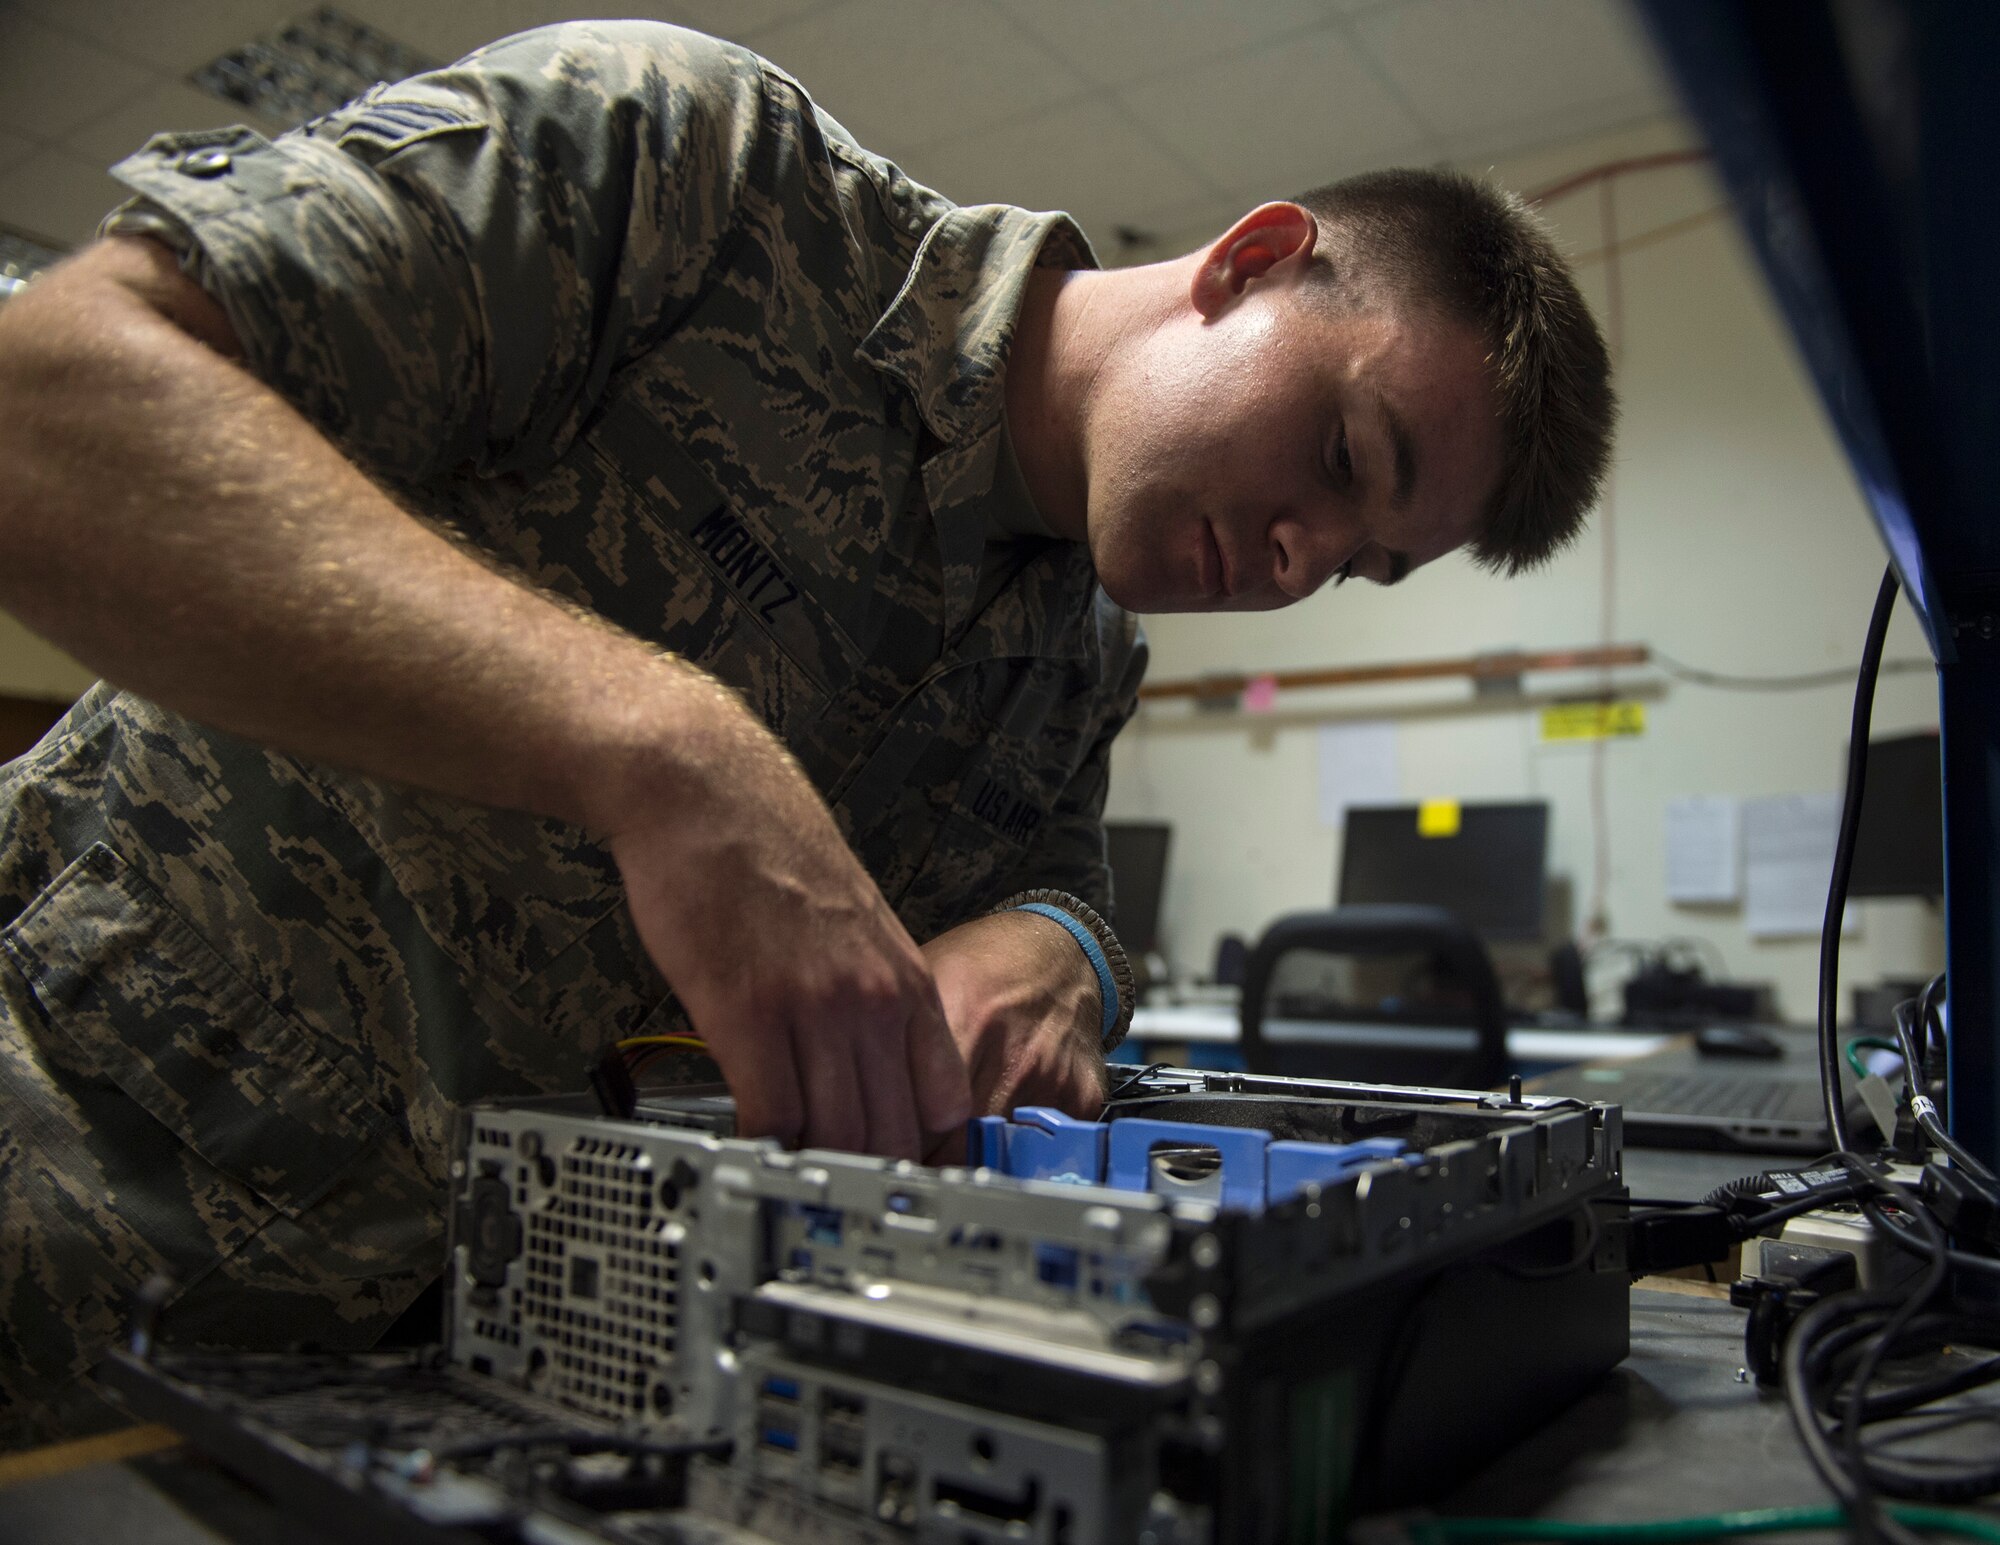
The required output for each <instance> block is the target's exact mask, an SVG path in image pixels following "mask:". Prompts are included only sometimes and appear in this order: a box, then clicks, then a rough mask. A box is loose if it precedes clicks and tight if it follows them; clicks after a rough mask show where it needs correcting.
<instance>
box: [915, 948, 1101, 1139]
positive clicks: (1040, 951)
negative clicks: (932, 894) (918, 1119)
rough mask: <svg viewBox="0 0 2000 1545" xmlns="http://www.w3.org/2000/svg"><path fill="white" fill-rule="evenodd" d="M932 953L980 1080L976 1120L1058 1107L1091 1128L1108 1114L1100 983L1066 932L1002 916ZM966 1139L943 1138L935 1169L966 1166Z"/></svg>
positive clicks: (943, 994)
mask: <svg viewBox="0 0 2000 1545" xmlns="http://www.w3.org/2000/svg"><path fill="white" fill-rule="evenodd" d="M923 949H924V958H925V960H926V962H927V963H928V964H929V966H930V968H931V973H932V975H933V976H934V977H935V978H936V980H937V989H938V996H939V997H940V998H941V999H942V1000H943V1002H944V1017H945V1021H946V1023H947V1024H949V1025H950V1026H951V1033H952V1038H953V1039H954V1040H956V1041H957V1042H958V1049H959V1053H960V1055H962V1056H963V1057H964V1059H965V1067H966V1071H967V1073H968V1074H969V1075H970V1076H971V1080H972V1109H973V1114H975V1115H981V1116H989V1115H1006V1114H1008V1113H1009V1112H1011V1111H1012V1110H1013V1109H1014V1108H1015V1107H1016V1106H1017V1105H1053V1106H1054V1107H1055V1108H1056V1109H1058V1110H1060V1111H1064V1112H1066V1113H1067V1114H1069V1115H1072V1116H1078V1117H1084V1118H1091V1117H1095V1116H1096V1115H1097V1114H1098V1112H1099V1111H1101V1110H1102V1109H1103V1107H1104V1056H1103V1053H1102V1052H1100V1051H1099V1050H1098V1025H1099V1024H1100V1022H1101V1021H1102V1018H1103V1005H1102V1002H1101V1000H1100V999H1099V997H1098V995H1097V975H1096V973H1095V972H1094V971H1092V970H1091V968H1090V962H1089V961H1088V960H1086V959H1085V958H1084V954H1083V951H1082V950H1080V949H1078V948H1077V945H1076V940H1075V939H1073V938H1071V937H1070V935H1069V934H1068V932H1066V931H1065V930H1064V929H1063V927H1062V925H1061V924H1059V923H1055V922H1052V921H1051V920H1050V919H1048V918H1046V917H1042V916H1040V915H1039V914H1037V913H1034V912H996V913H994V914H993V915H992V916H990V917H981V918H975V919H974V920H973V921H972V922H969V923H963V924H961V925H960V926H959V927H957V928H954V929H952V930H951V931H950V932H948V933H942V934H939V935H938V936H937V937H936V938H935V939H932V940H931V941H930V943H928V944H926V945H925V946H924V947H923ZM963 1139H964V1133H963V1131H962V1130H961V1131H958V1132H950V1133H945V1134H942V1137H941V1139H940V1141H939V1143H938V1146H937V1147H936V1148H935V1149H934V1150H933V1151H932V1153H931V1155H930V1157H931V1159H932V1162H934V1163H935V1162H954V1161H956V1160H957V1159H959V1158H960V1157H961V1149H960V1146H959V1145H960V1144H961V1143H962V1142H963Z"/></svg>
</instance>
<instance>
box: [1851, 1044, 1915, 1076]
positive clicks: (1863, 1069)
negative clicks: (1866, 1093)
mask: <svg viewBox="0 0 2000 1545" xmlns="http://www.w3.org/2000/svg"><path fill="white" fill-rule="evenodd" d="M1864 1046H1865V1047H1867V1048H1868V1049H1869V1050H1870V1051H1892V1052H1894V1053H1895V1054H1896V1057H1897V1060H1898V1061H1900V1060H1902V1056H1903V1048H1902V1047H1900V1046H1898V1045H1897V1044H1896V1043H1895V1042H1894V1041H1892V1040H1890V1039H1889V1038H1888V1037H1887V1036H1886V1035H1857V1036H1856V1037H1855V1038H1854V1039H1853V1040H1851V1041H1849V1042H1848V1043H1847V1065H1848V1066H1849V1067H1851V1068H1853V1069H1854V1076H1855V1077H1856V1078H1866V1077H1867V1076H1868V1064H1867V1063H1865V1062H1863V1061H1862V1060H1861V1058H1860V1057H1859V1056H1857V1055H1856V1053H1857V1052H1858V1051H1859V1049H1860V1048H1861V1047H1864Z"/></svg>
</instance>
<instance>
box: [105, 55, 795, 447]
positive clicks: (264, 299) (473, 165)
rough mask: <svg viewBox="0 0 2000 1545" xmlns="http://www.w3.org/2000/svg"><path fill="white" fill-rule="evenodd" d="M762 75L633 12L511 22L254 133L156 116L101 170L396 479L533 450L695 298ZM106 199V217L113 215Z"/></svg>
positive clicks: (343, 435)
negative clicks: (545, 22) (171, 126)
mask: <svg viewBox="0 0 2000 1545" xmlns="http://www.w3.org/2000/svg"><path fill="white" fill-rule="evenodd" d="M762 120H763V73H762V67H761V64H760V62H759V61H758V60H757V58H756V57H755V56H754V55H752V54H749V53H746V52H744V51H743V50H741V49H738V48H735V47H733V46H731V45H729V44H725V43H721V42H718V41H716V40H714V39H711V38H706V37H703V36H701V35H700V34H698V33H692V32H686V31H683V30H681V29H679V28H675V27H669V26H664V25H660V24H655V23H645V22H610V23H600V22H592V23H575V24H568V25H563V26H557V27H547V28H543V29H541V30H539V31H535V32H529V33H523V34H522V35H520V36H519V37H514V38H508V39H505V40H503V41H502V42H499V43H496V44H494V45H492V46H491V47H489V48H486V49H483V50H481V51H480V52H478V53H476V54H473V55H472V56H471V57H469V58H467V59H465V60H464V61H462V62H461V63H459V64H457V65H454V66H452V67H451V68H449V69H445V70H441V71H438V72H436V73H433V74H430V75H422V76H417V77H415V78H413V79H411V80H408V81H404V82H401V83H400V84H397V85H393V86H384V87H377V88H376V89H375V90H374V91H371V92H369V93H368V94H366V95H365V96H363V97H361V98H359V99H358V100H357V101H356V102H354V103H352V104H349V105H348V106H347V107H344V108H342V109H340V110H339V111H337V112H335V113H333V114H330V115H328V116H327V117H325V118H322V119H318V120H315V121H314V122H313V123H311V124H308V125H307V126H306V127H305V128H304V129H302V130H297V131H294V132H293V133H290V134H287V135H285V136H283V137H282V138H280V139H279V140H277V141H276V142H275V143H272V142H267V141H266V140H264V139H262V138H261V137H259V136H258V135H256V134H255V133H253V132H251V131H250V130H248V129H242V128H237V129H225V130H215V131H210V132H206V133H202V134H195V135H161V136H156V137H155V138H154V139H153V140H152V141H150V142H149V143H148V144H147V145H146V147H145V148H144V149H143V150H142V151H140V152H139V153H138V154H137V155H134V156H132V157H130V158H129V159H127V160H125V161H123V162H121V163H120V164H119V165H118V166H117V167H115V168H114V169H113V170H114V173H115V174H116V175H117V176H118V177H119V178H120V179H121V180H122V181H124V182H125V183H127V184H128V185H129V186H131V187H132V188H133V189H134V190H136V191H137V192H138V193H139V195H140V200H139V201H138V202H137V203H136V204H134V205H130V206H127V211H125V212H121V215H127V214H129V217H130V218H133V219H135V220H136V221H137V222H138V224H137V228H140V229H145V228H146V225H145V222H147V221H152V222H155V223H157V222H159V221H160V220H161V219H163V218H164V219H165V220H166V221H167V222H169V223H170V224H171V225H172V226H173V227H175V228H177V229H178V231H179V232H180V233H182V237H183V239H182V241H181V242H180V243H179V244H180V245H181V246H182V249H183V257H184V261H185V262H186V263H187V266H188V269H189V272H190V273H191V274H193V275H194V277H195V278H196V280H197V282H199V283H201V284H202V285H203V287H204V288H205V289H207V290H208V291H209V293H210V294H212V295H213V296H214V298H215V299H216V301H217V302H218V303H219V304H220V305H221V306H222V308H223V310H224V312H225V313H227V315H228V317H229V319H230V321H231V323H232V324H234V326H235V329H236V332H237V335H238V337H239V338H240V339H241V340H242V343H243V345H244V348H245V350H246V353H247V361H246V362H247V363H248V365H249V367H250V368H251V369H252V370H253V371H254V372H255V373H256V374H257V375H259V376H260V377H261V378H262V379H264V380H265V381H266V382H268V383H269V384H270V385H271V386H272V387H274V388H275V389H276V390H277V391H279V392H280V393H282V394H283V395H284V396H285V397H286V398H288V399H289V400H290V401H291V402H292V403H293V404H294V405H295V406H296V407H298V408H299V410H300V411H301V412H302V413H304V414H305V415H306V417H308V418H309V419H311V420H312V421H313V422H314V423H315V424H317V425H318V426H319V427H320V428H321V429H322V430H323V431H324V432H325V433H326V434H327V435H328V436H329V437H330V438H331V439H333V440H334V441H335V442H336V443H337V444H339V445H341V446H342V447H343V449H345V450H346V451H347V452H348V453H349V454H350V455H351V456H353V457H354V458H355V459H356V460H357V461H359V462H360V463H362V464H363V465H364V466H366V467H368V468H369V469H370V470H372V471H375V472H376V473H378V474H379V475H382V476H384V477H386V478H387V479H388V480H390V481H392V482H407V481H417V480H421V479H423V478H425V477H428V476H432V475H435V474H438V473H441V472H447V471H451V470H454V469H457V468H460V467H467V466H469V467H471V468H472V469H473V470H476V471H480V472H487V473H497V472H518V471H527V470H532V469H534V468H536V467H538V466H542V465H546V464H547V463H548V462H549V461H550V460H552V459H553V458H554V457H555V456H557V455H559V454H560V453H561V451H562V450H563V448H564V447H565V446H566V445H567V444H568V442H569V441H570V439H571V438H572V437H573V436H574V435H575V434H576V433H577V430H578V428H579V426H580V425H581V423H582V422H583V420H584V419H585V418H586V417H587V415H588V414H589V411H590V409H591V406H592V404H593V403H594V402H595V401H596V400H597V398H598V397H599V395H600V394H601V393H602V391H603V389H604V386H605V383H606V381H607V380H608V379H609V377H610V376H611V374H612V373H613V372H614V371H615V370H616V369H617V368H618V367H619V365H620V364H621V363H622V362H624V361H626V360H628V359H630V358H632V357H633V356H635V355H636V354H637V353H639V352H641V351H642V350H643V349H644V348H645V347H646V346H647V344H648V343H649V342H650V341H651V340H652V339H653V338H655V337H657V336H658V335H659V334H660V332H661V331H662V330H664V329H667V328H670V327H671V326H672V324H673V322H674V320H675V318H676V316H677V315H678V314H679V313H680V312H681V311H682V310H684V309H685V308H686V307H687V305H688V304H689V303H690V302H691V301H692V299H693V298H694V297H695V296H697V295H698V294H699V293H700V292H701V290H702V288H703V285H704V283H705V281H706V279H707V276H708V274H709V272H710V271H711V270H712V269H713V267H714V266H715V265H716V263H717V260H718V257H719V256H721V255H722V254H723V253H724V252H725V250H726V248H727V245H728V243H729V240H730V236H731V233H732V230H733V229H734V228H735V225H736V219H737V211H738V210H739V209H740V208H741V207H742V201H743V198H744V196H745V191H746V188H747V187H748V185H749V183H750V182H751V180H752V179H753V178H754V176H755V175H756V169H757V162H758V160H759V156H760V154H761V153H762V149H761V147H762V145H763V140H764V138H765V135H764V133H763V129H762ZM121 215H114V216H113V218H112V220H111V221H108V222H107V229H109V230H114V231H115V230H118V229H120V228H121V226H120V219H121Z"/></svg>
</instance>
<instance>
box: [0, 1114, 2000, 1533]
mask: <svg viewBox="0 0 2000 1545" xmlns="http://www.w3.org/2000/svg"><path fill="white" fill-rule="evenodd" d="M1784 1162H1786V1161H1785V1160H1783V1159H1780V1158H1778V1157H1776V1156H1762V1155H1746V1154H1718V1153H1695V1152H1665V1151H1660V1150H1649V1149H1632V1150H1628V1151H1627V1154H1626V1177H1627V1181H1628V1183H1629V1184H1630V1185H1631V1188H1632V1190H1633V1192H1634V1194H1635V1195H1640V1196H1668V1197H1697V1196H1700V1195H1702V1194H1703V1193H1705V1192H1706V1191H1708V1190H1710V1189H1712V1188H1713V1187H1714V1186H1716V1185H1719V1184H1721V1183H1722V1182H1724V1181H1726V1180H1730V1179H1733V1178H1736V1177H1738V1176H1741V1175H1747V1174H1754V1173H1755V1172H1756V1171H1758V1170H1759V1169H1762V1168H1765V1167H1767V1166H1768V1165H1771V1164H1782V1163H1784ZM1725 1293H1726V1290H1725V1289H1718V1288H1711V1287H1709V1286H1707V1285H1706V1284H1697V1283H1692V1282H1688V1283H1682V1282H1674V1283H1668V1284H1663V1285H1661V1286H1658V1287H1654V1286H1645V1287H1636V1288H1635V1289H1634V1290H1633V1293H1632V1350H1631V1355H1630V1356H1629V1357H1628V1358H1627V1359H1626V1361H1625V1362H1624V1363H1622V1364H1621V1365H1619V1367H1617V1368H1616V1369H1614V1370H1613V1371H1612V1372H1611V1373H1609V1374H1607V1375H1606V1376H1605V1377H1604V1378H1603V1379H1602V1380H1600V1381H1599V1383H1598V1384H1597V1386H1596V1387H1595V1388H1594V1389H1592V1390H1591V1391H1590V1393H1588V1394H1587V1395H1585V1396H1584V1398H1583V1399H1582V1400H1580V1401H1578V1402H1577V1403H1576V1404H1575V1405H1574V1406H1572V1407H1571V1408H1570V1409H1569V1410H1568V1411H1566V1412H1565V1413H1564V1414H1563V1415H1562V1416H1560V1417H1559V1418H1557V1419H1556V1420H1555V1421H1553V1422H1551V1423H1549V1424H1548V1425H1547V1426H1545V1427H1543V1428H1542V1429H1541V1430H1539V1431H1537V1432H1535V1433H1533V1434H1531V1435H1529V1436H1528V1437H1527V1438H1525V1439H1524V1440H1523V1441H1522V1442H1521V1443H1520V1444H1518V1445H1517V1446H1516V1447H1514V1448H1513V1449H1511V1450H1510V1451H1509V1452H1508V1453H1507V1454H1505V1455H1504V1456H1502V1457H1501V1458H1500V1459H1499V1460H1497V1461H1495V1462H1494V1463H1493V1464H1491V1465H1489V1466H1488V1467H1487V1468H1486V1469H1485V1470H1483V1471H1482V1472H1480V1473H1479V1474H1477V1475H1475V1476H1473V1477H1472V1478H1471V1479H1470V1480H1468V1481H1467V1482H1465V1483H1464V1484H1462V1485H1461V1486H1459V1487H1457V1488H1456V1489H1455V1490H1454V1491H1452V1492H1451V1493H1450V1494H1449V1495H1448V1496H1447V1497H1445V1498H1443V1499H1441V1501H1440V1502H1439V1504H1438V1505H1437V1507H1436V1509H1435V1511H1437V1512H1439V1513H1443V1514H1449V1515H1454V1516H1461V1517H1542V1518H1553V1519H1564V1520H1569V1521H1574V1522H1606V1521H1626V1522H1629V1521H1635V1520H1643V1519H1655V1518H1677V1517H1683V1516H1686V1515H1689V1514H1696V1513H1712V1512H1719V1511H1726V1510H1731V1509H1738V1508H1759V1507H1782V1506H1814V1507H1817V1506H1824V1505H1826V1504H1827V1503H1828V1501H1829V1500H1830V1499H1829V1498H1828V1496H1827V1494H1826V1492H1825V1490H1824V1488H1823V1487H1822V1486H1821V1485H1820V1483H1819V1481H1818V1479H1817V1478H1816V1477H1815V1476H1814V1475H1813V1473H1812V1470H1811V1467H1810V1466H1809V1465H1808V1464H1807V1462H1806V1459H1805V1455H1804V1453H1803V1452H1802V1451H1801V1449H1800V1447H1799V1444H1798V1441H1797V1439H1796V1438H1795V1437H1794V1436H1793V1433H1792V1428H1791V1423H1790V1420H1789V1418H1788V1417H1787V1416H1786V1413H1785V1408H1784V1403H1783V1401H1782V1400H1781V1399H1780V1398H1778V1396H1777V1395H1775V1394H1774V1393H1766V1392H1763V1391H1760V1390H1759V1389H1758V1388H1757V1386H1756V1385H1755V1384H1754V1383H1752V1382H1749V1381H1747V1380H1746V1379H1743V1378H1739V1376H1738V1369H1739V1367H1740V1366H1741V1363H1742V1335H1743V1318H1744V1317H1743V1314H1742V1312H1741V1311H1739V1310H1737V1309H1733V1308H1731V1307H1730V1305H1729V1303H1728V1302H1727V1299H1726V1296H1724V1294H1725ZM1462 1398H1465V1399H1468V1400H1474V1399H1478V1398H1480V1392H1479V1391H1478V1390H1476V1389H1470V1388H1468V1389H1467V1390H1466V1391H1464V1394H1463V1397H1462ZM1996 1516H1997V1517H2000V1514H1996ZM1367 1529H1368V1525H1367V1524H1366V1523H1364V1524H1363V1525H1362V1526H1361V1530H1362V1532H1363V1534H1365V1532H1366V1531H1367ZM1358 1537H1359V1536H1358ZM1833 1537H1834V1536H1833V1535H1831V1534H1827V1535H1822V1536H1817V1537H1815V1536H1806V1535H1790V1536H1786V1538H1788V1539H1805V1540H1808V1541H1810V1540H1812V1539H1814V1538H1822V1539H1831V1538H1833ZM320 1538H322V1536H321V1535H320V1534H319V1532H318V1531H316V1530H313V1529H311V1528H310V1526H309V1524H307V1523H305V1522H304V1521H302V1520H301V1519H300V1518H298V1517H297V1516H296V1515H288V1514H287V1513H285V1512H284V1511H283V1510H281V1509H279V1508H277V1507H275V1506H273V1505H272V1504H271V1503H270V1502H269V1501H267V1500H266V1499H264V1498H262V1497H260V1496H258V1495H256V1494H255V1493H253V1492H251V1491H249V1490H247V1489H246V1488H244V1487H243V1486H241V1485H239V1484H238V1483H237V1482H235V1481H234V1480H233V1479H231V1478H230V1477H229V1476H227V1475H226V1474H224V1473H222V1472H220V1471H218V1470H216V1469H214V1468H213V1467H211V1466H209V1465H208V1464H207V1463H205V1462H204V1461H202V1460H200V1459H199V1458H197V1457H194V1456H192V1455H191V1454H189V1453H188V1452H187V1451H185V1450H181V1449H174V1448H169V1449H166V1450H163V1451H162V1452H159V1453H156V1454H152V1455H148V1456H144V1457H139V1458H128V1459H122V1460H117V1461H114V1462H102V1463H97V1464H94V1465H89V1466H86V1467H83V1468H77V1469H71V1470H69V1471H66V1472H65V1473H62V1474H57V1475H51V1476H47V1477H44V1478H41V1479H35V1480H29V1481H25V1482H21V1483H17V1484H15V1485H12V1486H10V1487H7V1488H6V1489H0V1540H4V1541H8V1542H12V1545H74V1542H75V1541H77V1540H118V1541H120V1542H130V1545H306V1542H308V1541H313V1540H317V1539H320Z"/></svg>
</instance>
